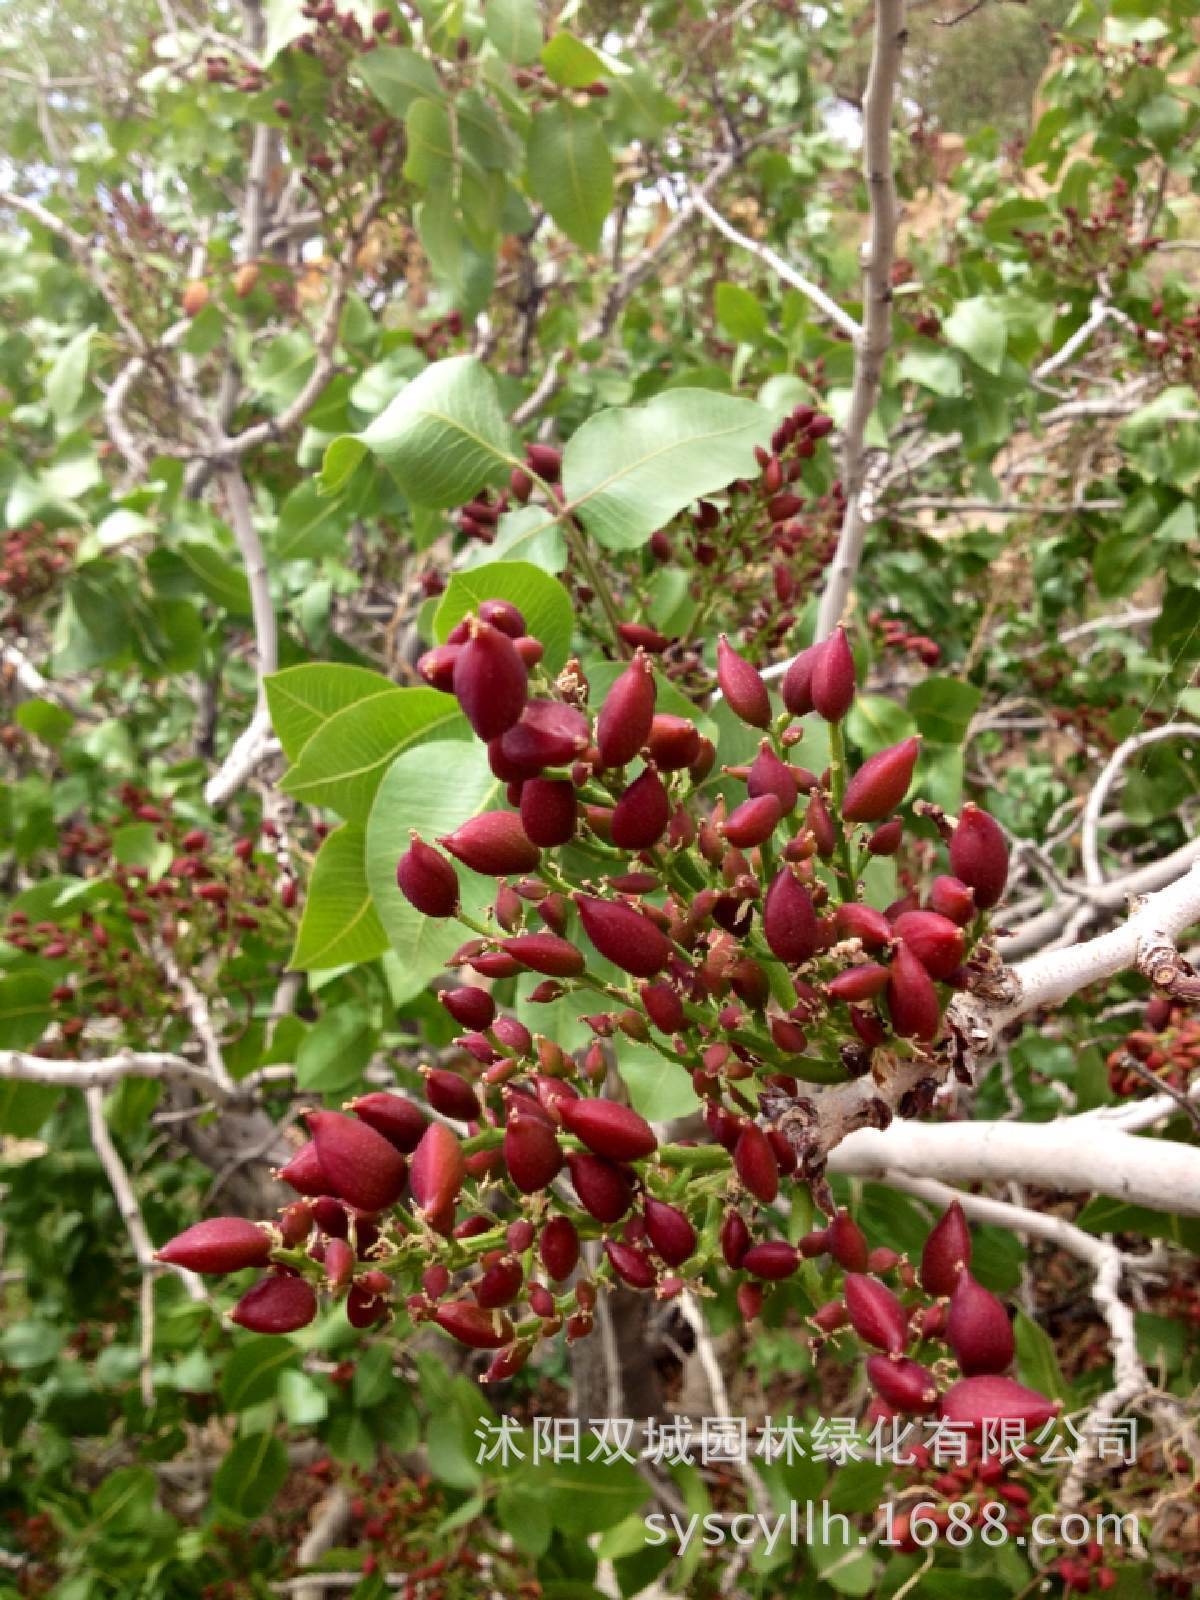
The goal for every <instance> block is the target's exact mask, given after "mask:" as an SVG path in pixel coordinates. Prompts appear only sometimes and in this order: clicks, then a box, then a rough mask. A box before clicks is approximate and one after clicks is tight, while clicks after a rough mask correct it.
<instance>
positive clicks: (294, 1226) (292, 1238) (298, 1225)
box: [279, 1200, 313, 1250]
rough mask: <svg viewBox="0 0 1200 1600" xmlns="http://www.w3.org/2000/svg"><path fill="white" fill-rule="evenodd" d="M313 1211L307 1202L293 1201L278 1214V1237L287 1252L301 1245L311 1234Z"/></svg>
mask: <svg viewBox="0 0 1200 1600" xmlns="http://www.w3.org/2000/svg"><path fill="white" fill-rule="evenodd" d="M312 1225H313V1210H312V1207H311V1206H310V1205H309V1203H308V1201H307V1200H294V1201H293V1202H292V1204H291V1205H290V1206H284V1208H283V1210H282V1211H281V1212H280V1214H279V1235H280V1238H281V1239H282V1240H283V1243H284V1245H285V1246H286V1248H287V1249H289V1250H294V1249H295V1248H296V1246H297V1245H300V1244H303V1243H304V1241H305V1240H306V1239H307V1238H308V1236H309V1234H310V1233H311V1232H312Z"/></svg>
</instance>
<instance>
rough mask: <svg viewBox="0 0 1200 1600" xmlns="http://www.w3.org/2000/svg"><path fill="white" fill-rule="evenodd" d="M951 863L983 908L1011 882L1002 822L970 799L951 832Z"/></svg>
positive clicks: (993, 900)
mask: <svg viewBox="0 0 1200 1600" xmlns="http://www.w3.org/2000/svg"><path fill="white" fill-rule="evenodd" d="M950 866H951V868H952V869H953V870H954V872H955V874H956V875H957V876H958V877H959V878H961V879H962V881H963V882H964V883H965V884H966V885H967V886H968V888H971V889H974V891H975V904H976V905H977V906H978V907H979V909H980V910H981V911H989V910H990V909H991V908H992V906H994V905H995V904H996V902H997V901H998V900H999V899H1000V897H1001V895H1002V894H1003V893H1004V890H1005V887H1006V885H1007V883H1008V842H1007V840H1006V839H1005V837H1004V834H1003V832H1002V831H1001V828H1000V824H999V823H998V822H997V821H996V819H995V818H994V817H991V816H989V815H988V813H987V812H986V811H982V810H980V808H979V807H978V806H976V805H972V804H971V803H970V801H968V802H967V804H966V805H965V806H964V807H963V808H962V811H961V813H960V814H959V818H958V826H957V827H956V828H955V830H954V832H953V833H952V834H951V835H950Z"/></svg>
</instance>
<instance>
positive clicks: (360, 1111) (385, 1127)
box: [349, 989, 489, 1156]
mask: <svg viewBox="0 0 1200 1600" xmlns="http://www.w3.org/2000/svg"><path fill="white" fill-rule="evenodd" d="M456 992H457V993H459V994H483V990H482V989H469V990H468V989H461V990H457V991H456ZM484 998H485V999H488V998H489V997H488V996H487V995H484ZM349 1109H350V1110H351V1111H353V1112H354V1115H355V1116H356V1117H359V1118H360V1119H361V1120H362V1121H363V1122H365V1123H366V1125H367V1127H368V1128H374V1129H375V1132H376V1133H381V1134H382V1135H383V1137H384V1138H385V1139H387V1140H388V1141H389V1142H390V1143H391V1144H394V1145H395V1147H396V1149H397V1150H399V1151H401V1152H402V1153H403V1154H404V1155H406V1156H407V1155H411V1154H412V1152H413V1151H414V1150H415V1149H416V1148H417V1146H418V1144H420V1142H421V1135H422V1134H423V1133H424V1132H425V1129H426V1127H427V1125H428V1119H427V1117H426V1116H425V1113H424V1112H423V1111H422V1110H421V1108H420V1107H419V1106H416V1105H414V1104H413V1102H412V1101H411V1100H407V1099H405V1097H404V1096H403V1095H399V1094H389V1093H388V1092H387V1091H386V1090H383V1089H380V1090H376V1091H375V1092H374V1093H372V1094H364V1095H360V1096H359V1098H358V1099H357V1100H351V1102H350V1105H349Z"/></svg>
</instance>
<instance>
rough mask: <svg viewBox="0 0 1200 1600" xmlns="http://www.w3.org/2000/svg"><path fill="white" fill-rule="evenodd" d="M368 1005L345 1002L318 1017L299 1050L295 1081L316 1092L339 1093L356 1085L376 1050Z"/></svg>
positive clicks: (299, 1085)
mask: <svg viewBox="0 0 1200 1600" xmlns="http://www.w3.org/2000/svg"><path fill="white" fill-rule="evenodd" d="M376 1038H377V1036H376V1034H375V1032H374V1030H373V1029H372V1028H371V1026H370V1023H369V1019H368V1017H367V1013H366V1009H365V1007H363V1006H361V1005H356V1004H347V1003H343V1004H341V1005H337V1006H334V1007H333V1009H332V1010H330V1011H327V1012H326V1013H325V1015H324V1016H322V1017H319V1018H318V1019H317V1021H316V1022H315V1023H314V1024H313V1026H312V1027H311V1028H310V1029H309V1030H308V1032H307V1033H306V1034H305V1036H304V1039H303V1041H302V1042H301V1045H300V1048H299V1050H298V1051H297V1052H296V1084H297V1087H298V1088H301V1089H307V1090H311V1091H312V1092H313V1093H314V1094H336V1093H337V1092H338V1091H339V1090H344V1089H348V1088H350V1086H351V1085H352V1084H356V1083H357V1082H358V1080H359V1079H360V1078H361V1077H362V1075H363V1073H364V1072H365V1071H366V1069H367V1065H368V1063H369V1062H370V1060H371V1056H372V1054H373V1052H374V1049H375V1044H376Z"/></svg>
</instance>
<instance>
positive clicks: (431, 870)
mask: <svg viewBox="0 0 1200 1600" xmlns="http://www.w3.org/2000/svg"><path fill="white" fill-rule="evenodd" d="M409 837H410V838H411V840H412V843H411V844H410V845H409V847H408V849H407V850H406V851H405V852H404V854H403V855H402V856H401V857H400V860H399V861H398V862H397V863H396V884H397V887H398V888H399V890H400V893H401V894H402V895H403V896H404V898H405V899H406V900H407V901H408V903H409V904H410V905H413V906H415V907H416V908H417V910H418V911H419V912H420V913H421V915H422V916H423V917H452V916H453V915H454V913H455V912H456V911H457V910H458V873H457V872H455V870H454V868H453V867H452V866H451V864H450V862H449V861H447V860H446V858H445V856H444V855H442V853H441V851H440V850H435V849H434V848H433V846H432V845H429V844H426V843H425V841H424V840H423V839H422V838H420V836H419V835H418V834H417V833H416V831H415V830H413V831H412V832H411V833H410V834H409Z"/></svg>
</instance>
